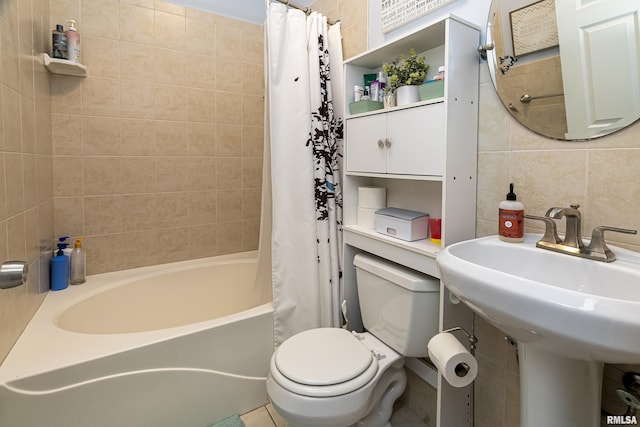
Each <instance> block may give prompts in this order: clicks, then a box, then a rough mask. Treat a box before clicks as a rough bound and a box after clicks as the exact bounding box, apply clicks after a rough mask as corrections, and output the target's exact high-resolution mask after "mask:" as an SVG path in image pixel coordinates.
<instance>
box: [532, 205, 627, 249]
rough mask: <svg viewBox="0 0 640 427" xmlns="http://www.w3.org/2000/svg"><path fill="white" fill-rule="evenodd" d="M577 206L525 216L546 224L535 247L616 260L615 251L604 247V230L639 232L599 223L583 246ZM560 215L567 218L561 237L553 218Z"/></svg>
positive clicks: (552, 209) (557, 217) (605, 244)
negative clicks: (542, 214)
mask: <svg viewBox="0 0 640 427" xmlns="http://www.w3.org/2000/svg"><path fill="white" fill-rule="evenodd" d="M579 207H580V205H571V207H570V208H561V207H554V208H551V209H549V210H547V213H546V214H545V216H543V217H541V216H534V215H525V218H529V219H535V220H539V221H543V222H544V223H545V233H544V236H543V237H542V239H540V240H539V241H538V242H537V243H536V246H537V247H539V248H542V249H548V250H550V251H555V252H561V253H564V254H568V255H574V256H578V257H582V258H588V259H593V260H596V261H604V262H613V261H615V260H616V256H615V254H614V253H613V252H612V251H611V249H609V248H608V247H607V243H606V242H605V240H604V232H605V231H615V232H617V233H626V234H637V232H638V231H637V230H629V229H626V228H617V227H609V226H606V225H602V226H599V227H596V228H594V229H593V232H592V235H591V241H590V242H589V245H588V246H585V244H584V242H583V241H582V230H581V227H582V224H581V222H582V216H581V215H580V211H579V210H578V208H579ZM563 217H564V218H566V221H567V222H566V231H565V235H564V239H560V236H558V232H557V228H556V223H555V221H554V220H555V219H560V218H563Z"/></svg>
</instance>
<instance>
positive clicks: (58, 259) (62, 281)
mask: <svg viewBox="0 0 640 427" xmlns="http://www.w3.org/2000/svg"><path fill="white" fill-rule="evenodd" d="M65 246H67V244H66V243H58V252H57V253H56V256H54V257H53V258H51V290H52V291H61V290H63V289H66V288H67V286H69V257H68V256H66V255H65V254H64V252H63V251H62V249H64V247H65Z"/></svg>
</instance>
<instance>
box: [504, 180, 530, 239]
mask: <svg viewBox="0 0 640 427" xmlns="http://www.w3.org/2000/svg"><path fill="white" fill-rule="evenodd" d="M498 237H499V238H500V240H503V241H505V242H511V243H518V242H522V241H523V240H524V205H523V204H522V203H520V202H518V200H517V196H516V193H514V192H513V183H511V184H509V192H508V193H507V196H506V200H503V201H501V202H500V204H499V205H498Z"/></svg>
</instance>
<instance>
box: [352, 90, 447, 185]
mask: <svg viewBox="0 0 640 427" xmlns="http://www.w3.org/2000/svg"><path fill="white" fill-rule="evenodd" d="M443 124H444V103H443V102H438V103H434V104H429V105H422V106H419V107H415V108H406V109H402V110H396V111H391V112H388V113H385V112H382V113H379V114H373V115H369V116H364V117H358V118H353V119H350V120H347V131H346V132H347V135H348V137H347V138H348V140H349V143H348V144H346V147H345V149H346V158H347V173H349V172H370V173H387V174H398V175H432V176H442V172H443V170H444V167H443V165H444V158H443V155H444V126H443Z"/></svg>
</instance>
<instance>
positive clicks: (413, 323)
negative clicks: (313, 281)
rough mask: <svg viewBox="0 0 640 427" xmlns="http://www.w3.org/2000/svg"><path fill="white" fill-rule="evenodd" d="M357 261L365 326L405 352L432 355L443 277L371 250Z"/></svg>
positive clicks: (406, 353)
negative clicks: (376, 253)
mask: <svg viewBox="0 0 640 427" xmlns="http://www.w3.org/2000/svg"><path fill="white" fill-rule="evenodd" d="M353 264H354V266H355V268H356V281H357V287H358V299H359V301H360V312H361V314H362V323H363V324H364V327H365V329H366V330H367V331H369V332H370V333H371V334H373V335H375V336H376V337H377V338H378V339H380V340H381V341H383V342H384V343H385V344H387V345H389V346H390V347H392V348H393V349H395V350H396V351H397V352H399V353H400V354H402V355H404V356H407V357H426V356H428V351H427V343H428V342H429V339H431V337H432V336H434V335H435V334H437V333H438V312H439V306H440V280H438V279H436V278H435V277H432V276H428V275H426V274H422V273H420V272H418V271H415V270H412V269H410V268H407V267H403V266H401V265H399V264H395V263H392V262H390V261H387V260H385V259H382V258H378V257H375V256H373V255H369V254H357V255H356V256H355V257H354V259H353Z"/></svg>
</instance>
